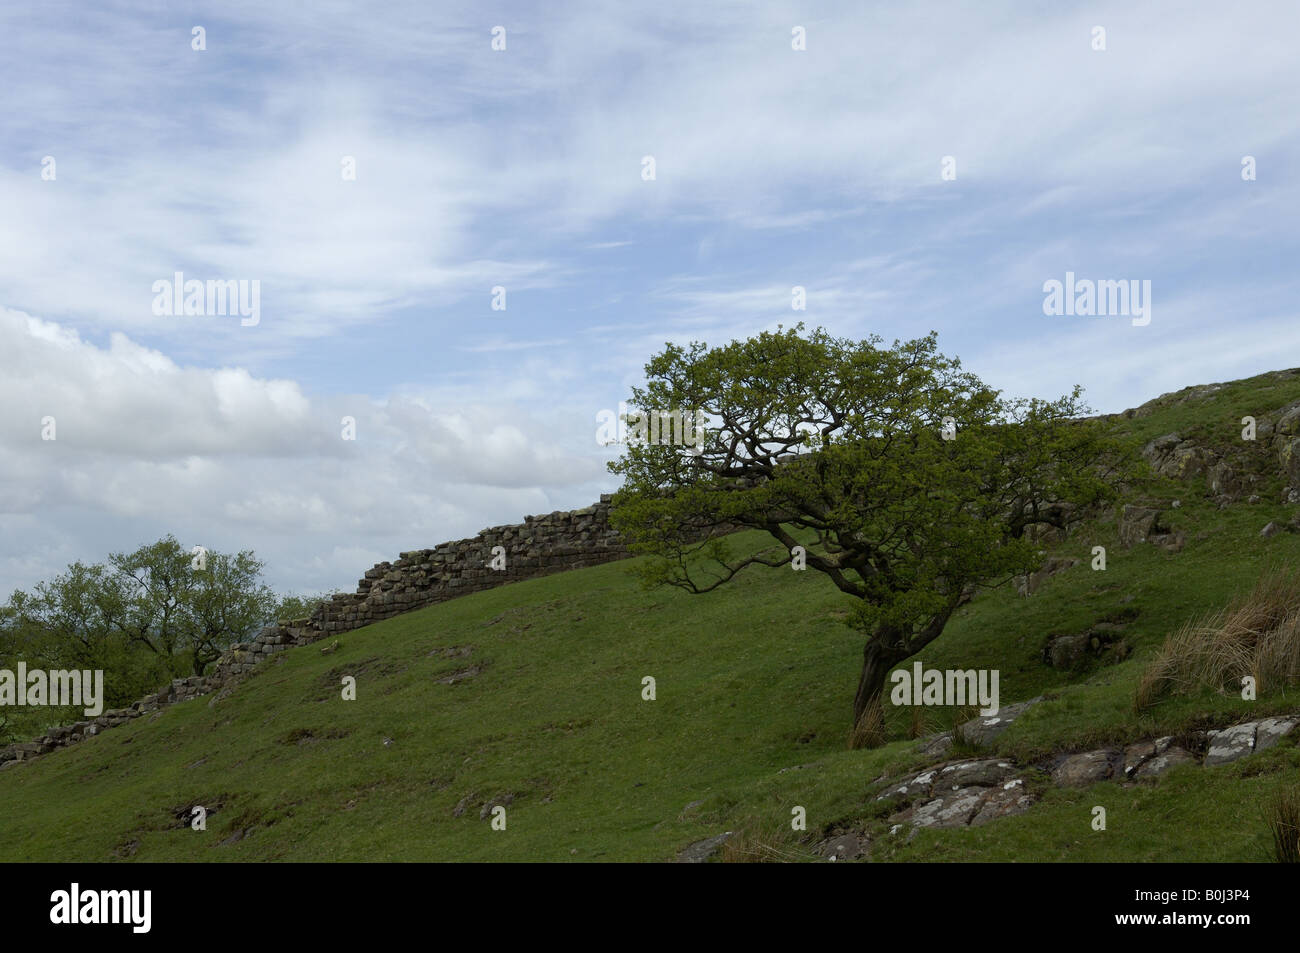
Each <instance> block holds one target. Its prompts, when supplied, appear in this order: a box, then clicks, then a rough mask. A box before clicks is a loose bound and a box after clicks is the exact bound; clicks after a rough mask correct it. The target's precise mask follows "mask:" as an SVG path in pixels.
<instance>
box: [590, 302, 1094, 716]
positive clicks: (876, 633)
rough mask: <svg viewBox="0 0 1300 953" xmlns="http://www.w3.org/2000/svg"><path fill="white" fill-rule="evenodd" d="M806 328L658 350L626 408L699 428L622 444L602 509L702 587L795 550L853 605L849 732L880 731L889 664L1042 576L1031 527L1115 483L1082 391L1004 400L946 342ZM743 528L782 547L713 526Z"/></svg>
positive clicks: (677, 578)
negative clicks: (740, 541)
mask: <svg viewBox="0 0 1300 953" xmlns="http://www.w3.org/2000/svg"><path fill="white" fill-rule="evenodd" d="M802 332H803V326H802V325H799V326H797V327H795V328H793V329H789V330H783V329H778V330H777V331H776V332H763V333H762V334H759V335H758V336H757V337H754V338H750V339H749V340H745V341H734V342H732V343H731V344H728V345H726V346H724V347H716V348H712V349H709V348H708V347H707V346H706V345H704V344H701V343H695V344H692V345H691V346H690V347H689V348H682V347H679V346H676V345H672V344H670V345H667V346H666V348H665V350H664V351H663V352H662V353H661V354H659V355H657V356H656V357H654V358H653V359H652V360H651V361H650V363H649V364H647V365H646V381H647V383H646V387H645V388H634V389H633V403H634V404H635V406H636V407H637V408H638V409H640V410H642V411H644V412H646V413H649V414H658V415H660V419H669V418H672V419H679V418H687V419H690V415H692V414H694V413H702V414H704V416H705V419H706V421H707V424H706V433H705V435H704V438H703V440H702V441H701V442H700V443H699V444H698V445H697V446H683V445H681V441H674V440H670V439H668V436H667V434H668V433H669V430H668V428H666V427H665V428H661V429H660V431H659V432H660V435H661V439H660V440H659V441H658V442H654V441H648V440H640V441H629V445H628V446H627V448H626V451H625V453H624V455H623V456H622V457H621V458H620V459H619V460H617V461H614V462H612V463H610V465H609V467H610V470H611V471H612V472H614V473H617V474H620V475H622V476H623V477H624V485H623V487H622V489H621V490H620V491H619V493H618V494H616V496H615V498H614V509H613V513H612V521H613V525H614V526H615V527H616V528H617V529H618V530H619V531H620V532H621V533H623V534H624V535H625V536H626V537H627V538H629V540H630V541H631V543H632V546H633V549H634V551H637V552H641V553H647V554H653V555H655V556H656V557H657V558H656V559H654V560H652V562H651V564H650V565H649V567H648V568H647V569H646V570H645V576H646V578H647V581H649V582H651V583H653V584H666V585H673V586H679V587H681V588H683V589H686V590H688V591H689V592H692V593H703V592H708V591H710V590H712V589H715V588H717V587H718V586H721V585H724V584H725V583H727V582H728V581H729V580H731V579H732V578H733V577H734V576H735V575H736V574H737V573H738V572H740V571H741V570H742V569H744V568H745V567H747V566H751V565H763V566H771V567H776V566H785V565H788V564H790V563H791V561H792V560H793V559H795V558H799V559H801V560H806V566H807V567H808V568H811V569H815V570H817V571H819V572H821V573H824V574H825V575H826V576H827V577H828V578H829V579H830V580H831V582H832V583H834V585H835V586H837V587H838V588H839V590H840V591H841V592H843V593H845V594H846V595H848V596H851V597H852V598H853V600H854V606H853V609H852V611H851V612H850V613H849V617H848V622H849V624H850V625H851V626H852V627H853V628H854V629H855V630H857V631H858V632H859V633H860V634H861V636H862V637H863V639H864V645H863V652H862V669H861V672H860V674H859V677H858V687H857V692H856V694H855V696H854V700H853V719H854V722H853V723H854V726H855V729H859V728H861V726H863V725H864V724H868V723H875V724H883V708H882V694H883V689H884V685H885V682H886V678H887V676H888V673H889V671H890V669H892V668H893V667H894V666H896V665H898V664H899V663H900V662H903V661H904V660H906V659H908V658H910V657H912V656H914V655H916V654H917V653H918V652H920V651H921V650H922V649H923V648H925V647H926V646H927V645H929V644H930V643H932V642H933V641H934V640H935V639H937V638H938V637H939V635H940V634H941V633H942V632H943V630H944V627H945V626H946V625H947V623H948V620H949V619H950V618H951V617H952V614H953V612H954V611H955V610H956V609H957V607H958V606H959V605H960V604H961V603H962V602H964V601H966V600H968V599H969V598H970V597H971V596H972V595H973V594H974V592H975V591H976V590H977V589H978V588H979V587H990V586H995V585H998V584H1001V583H1005V582H1007V581H1008V580H1010V579H1011V578H1013V577H1014V576H1016V575H1019V574H1022V573H1026V572H1031V571H1033V570H1034V569H1036V568H1037V566H1038V565H1039V564H1040V561H1041V556H1040V554H1039V550H1038V548H1037V546H1036V544H1035V534H1034V530H1035V528H1045V527H1057V528H1059V529H1067V528H1068V527H1069V526H1070V525H1071V524H1072V523H1073V522H1075V521H1077V520H1078V519H1080V518H1081V517H1082V515H1083V513H1084V510H1085V508H1086V507H1088V506H1089V505H1091V504H1095V503H1097V502H1099V501H1101V500H1103V499H1105V498H1107V497H1108V496H1110V495H1111V491H1110V481H1109V479H1108V473H1109V470H1108V460H1110V459H1111V452H1112V449H1113V445H1112V443H1111V442H1110V440H1109V438H1108V437H1107V435H1106V434H1105V432H1104V428H1103V426H1102V424H1101V423H1100V422H1099V421H1096V420H1081V419H1079V418H1080V417H1081V416H1082V415H1083V414H1085V413H1087V408H1086V407H1084V406H1083V404H1082V402H1081V396H1080V395H1081V391H1080V389H1079V388H1077V387H1076V388H1074V390H1073V392H1072V393H1071V394H1070V395H1069V396H1066V397H1061V398H1059V399H1056V400H1053V401H1046V400H1039V399H1029V400H1008V399H1004V398H1002V397H1001V396H1000V394H999V393H998V392H997V391H994V390H992V389H990V388H989V387H987V386H986V385H985V384H984V383H982V382H981V381H980V380H979V379H978V378H977V377H975V376H974V375H972V374H969V373H966V372H963V371H962V370H961V365H960V362H959V361H957V360H956V359H951V358H947V357H944V356H943V355H942V354H940V353H939V352H938V344H937V337H936V335H935V334H934V333H933V332H931V334H929V335H928V336H926V337H923V338H920V339H917V340H914V341H909V342H907V343H898V342H895V343H894V345H893V346H892V347H890V348H883V347H880V346H878V345H880V343H881V339H880V338H878V337H874V336H873V337H872V338H869V339H867V340H864V341H852V340H848V339H838V338H833V337H831V336H829V335H828V334H827V333H826V332H824V331H822V330H820V329H819V330H817V331H815V332H812V333H811V334H809V335H807V336H804V335H803V334H802ZM652 432H653V431H652ZM742 528H749V529H759V530H764V531H766V532H767V533H769V534H770V535H771V536H772V537H773V538H774V539H775V540H777V542H778V543H779V544H780V545H779V548H770V549H768V550H764V551H761V552H757V553H751V554H749V555H745V556H736V555H734V547H733V546H731V545H730V544H729V541H728V540H726V539H725V538H723V537H725V536H726V535H727V534H728V533H730V532H733V531H734V530H736V529H742ZM796 547H800V549H798V550H797V549H796ZM875 719H878V721H874V720H875ZM854 735H855V737H862V732H860V731H856V730H855V733H854Z"/></svg>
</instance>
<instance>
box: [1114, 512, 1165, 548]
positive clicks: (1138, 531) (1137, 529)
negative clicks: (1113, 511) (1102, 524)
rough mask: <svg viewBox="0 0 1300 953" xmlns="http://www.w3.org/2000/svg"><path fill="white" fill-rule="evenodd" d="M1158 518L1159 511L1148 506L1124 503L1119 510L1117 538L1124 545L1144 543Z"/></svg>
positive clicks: (1155, 525) (1156, 523) (1157, 522)
mask: <svg viewBox="0 0 1300 953" xmlns="http://www.w3.org/2000/svg"><path fill="white" fill-rule="evenodd" d="M1159 520H1160V511H1159V510H1157V509H1152V508H1151V507H1149V506H1134V505H1133V504H1131V503H1129V504H1125V505H1124V508H1123V509H1122V510H1121V511H1120V517H1119V539H1120V542H1121V543H1123V544H1124V545H1125V546H1135V545H1137V544H1138V543H1145V542H1146V540H1147V537H1148V536H1150V535H1151V533H1152V532H1153V531H1154V530H1155V528H1156V527H1157V525H1158V524H1159Z"/></svg>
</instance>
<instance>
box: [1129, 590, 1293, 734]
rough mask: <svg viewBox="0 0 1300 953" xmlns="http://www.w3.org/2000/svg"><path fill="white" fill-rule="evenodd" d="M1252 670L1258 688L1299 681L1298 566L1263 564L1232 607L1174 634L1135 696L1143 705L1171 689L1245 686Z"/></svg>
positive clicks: (1186, 691)
mask: <svg viewBox="0 0 1300 953" xmlns="http://www.w3.org/2000/svg"><path fill="white" fill-rule="evenodd" d="M1247 675H1249V676H1253V677H1254V679H1255V688H1256V691H1257V692H1259V693H1260V694H1263V693H1264V692H1266V691H1270V692H1271V691H1283V690H1285V689H1286V688H1287V687H1288V686H1291V685H1294V684H1296V682H1298V681H1300V569H1297V568H1296V567H1294V566H1278V567H1274V568H1271V569H1268V570H1266V571H1265V572H1264V573H1263V574H1262V575H1261V576H1260V577H1259V579H1258V580H1257V581H1256V583H1255V585H1254V587H1253V588H1252V589H1251V590H1250V591H1249V592H1245V593H1243V594H1240V595H1238V596H1237V597H1236V598H1234V599H1233V600H1232V602H1230V603H1229V604H1228V605H1227V606H1225V607H1224V608H1222V609H1219V610H1215V611H1212V612H1209V613H1206V614H1204V615H1201V616H1199V617H1196V618H1194V619H1192V620H1190V621H1189V622H1187V623H1185V624H1184V625H1183V626H1182V627H1180V628H1179V629H1178V630H1177V631H1176V632H1174V634H1173V635H1171V636H1169V637H1168V638H1167V639H1166V640H1165V643H1164V645H1163V646H1162V647H1161V648H1160V651H1159V652H1158V653H1157V655H1156V658H1155V659H1154V660H1153V661H1152V662H1151V664H1150V665H1149V666H1148V667H1147V669H1146V670H1145V671H1144V672H1143V674H1142V678H1141V679H1140V680H1139V682H1138V687H1137V693H1136V697H1135V699H1134V705H1135V708H1136V709H1137V710H1138V711H1144V710H1146V709H1148V708H1150V707H1151V706H1152V705H1154V704H1155V703H1156V702H1157V701H1159V700H1160V699H1161V698H1162V697H1164V696H1165V695H1168V694H1194V693H1197V692H1200V691H1203V690H1205V689H1211V690H1213V691H1216V692H1219V693H1221V694H1225V695H1226V694H1235V693H1238V692H1240V690H1241V687H1242V678H1243V677H1245V676H1247Z"/></svg>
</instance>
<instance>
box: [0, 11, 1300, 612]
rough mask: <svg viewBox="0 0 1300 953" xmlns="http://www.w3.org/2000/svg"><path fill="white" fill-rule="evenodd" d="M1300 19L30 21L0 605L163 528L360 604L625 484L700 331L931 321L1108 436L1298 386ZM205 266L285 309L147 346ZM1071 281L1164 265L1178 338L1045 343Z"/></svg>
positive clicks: (15, 71) (5, 203)
mask: <svg viewBox="0 0 1300 953" xmlns="http://www.w3.org/2000/svg"><path fill="white" fill-rule="evenodd" d="M498 25H500V26H504V27H505V30H506V49H505V50H504V51H494V50H493V49H492V48H491V39H492V28H493V27H494V26H498ZM195 26H202V27H203V28H204V30H205V31H206V36H205V41H206V49H204V50H201V51H197V50H194V49H192V30H193V28H194V27H195ZM796 26H802V27H804V29H805V32H806V37H807V43H806V45H807V48H806V49H805V50H802V51H796V50H793V49H792V48H791V36H792V32H791V31H792V29H793V28H794V27H796ZM1096 26H1101V27H1103V28H1104V29H1105V41H1106V49H1105V50H1097V49H1094V48H1093V47H1094V34H1093V28H1094V27H1096ZM1297 26H1300V8H1297V7H1296V6H1295V5H1294V4H1293V3H1255V2H1246V3H1242V4H1237V5H1233V6H1232V7H1224V6H1223V5H1221V4H1212V3H1203V4H1162V3H1147V4H1141V5H1133V4H1129V3H1097V4H1088V5H1082V6H1076V5H1063V4H1055V3H1024V2H1022V3H996V2H980V3H973V2H972V3H957V2H953V3H931V4H925V5H918V4H914V3H899V4H866V3H843V4H841V3H828V2H818V3H802V4H801V3H777V4H763V3H743V4H742V3H726V2H721V3H710V4H698V3H681V4H673V3H663V2H655V3H641V2H633V3H627V4H583V3H556V4H546V5H539V4H536V3H520V4H512V3H460V4H456V3H452V4H448V3H433V2H423V3H412V4H403V3H393V4H385V5H382V6H376V5H373V4H359V3H358V4H353V3H345V2H333V0H324V2H315V3H310V4H302V3H267V2H259V3H245V2H239V0H223V2H221V3H211V4H204V3H198V4H183V3H181V4H173V3H146V2H136V3H115V2H102V3H90V2H84V3H60V2H46V3H43V4H40V5H35V6H24V7H18V6H15V5H9V6H7V7H5V8H4V9H3V10H2V11H0V82H2V83H3V86H4V88H5V90H6V95H5V97H4V99H3V102H0V210H3V212H2V213H0V409H2V411H3V412H2V413H0V496H2V497H3V499H2V500H0V591H2V592H5V593H7V592H8V591H10V590H11V589H13V588H15V587H28V586H31V585H32V584H34V583H35V582H36V581H37V580H39V579H42V578H48V577H49V576H51V575H52V574H54V573H56V572H58V571H59V570H60V569H61V568H62V567H63V566H65V565H66V564H67V563H68V562H71V561H72V560H74V559H83V560H97V559H101V558H103V557H104V556H105V555H106V554H107V553H108V552H110V551H113V550H119V549H130V548H134V547H135V546H136V545H139V544H140V543H143V542H146V541H149V540H151V539H155V538H157V537H158V536H160V535H162V534H163V533H166V532H171V533H173V534H175V535H176V536H177V538H178V539H180V540H181V541H182V542H183V543H185V544H186V545H187V546H189V545H206V546H208V547H209V548H217V549H223V550H232V549H244V548H251V549H254V550H255V551H256V552H257V553H258V554H259V555H260V556H262V557H263V558H265V559H266V560H267V562H268V576H269V578H270V580H271V581H272V582H273V583H274V584H275V585H276V586H277V587H279V588H281V589H294V590H317V589H323V588H329V587H336V586H337V587H341V588H345V589H349V590H350V589H351V588H352V587H353V585H354V584H355V580H356V579H357V578H358V577H359V576H360V575H361V573H362V572H363V571H364V570H365V569H367V568H368V567H369V566H370V565H371V564H372V563H374V562H376V561H378V560H381V559H388V558H392V557H393V556H395V555H396V553H397V552H398V551H400V550H404V549H413V548H418V547H423V546H432V545H434V544H435V543H437V542H440V541H443V540H445V539H453V538H458V537H462V536H467V535H472V534H473V533H475V532H477V531H478V530H479V529H481V528H483V527H485V526H488V525H495V524H500V523H508V522H517V521H518V520H520V519H521V518H522V517H523V516H524V515H525V514H529V513H542V512H548V511H550V510H553V509H560V508H570V507H575V506H582V505H585V504H587V503H589V502H591V501H592V500H593V499H594V498H595V496H596V495H597V494H598V493H600V492H602V491H608V490H611V489H613V488H614V482H613V480H612V479H611V477H610V476H609V475H608V474H607V473H606V472H605V469H604V463H605V461H606V460H608V459H611V458H612V456H613V455H614V451H613V450H612V449H606V448H601V447H599V446H597V444H596V442H595V431H596V426H597V425H596V415H597V414H598V413H599V411H601V410H602V409H607V408H610V409H612V408H616V407H617V405H618V401H619V400H621V399H626V398H627V396H628V391H629V388H630V386H631V385H632V384H634V383H637V382H639V381H640V378H641V373H642V367H643V365H644V363H645V361H646V360H647V359H648V358H649V357H650V356H651V355H652V354H653V353H655V352H656V351H657V350H658V349H660V348H661V347H662V345H663V343H664V342H665V341H668V340H672V341H680V342H686V341H689V340H692V339H698V340H705V341H708V342H709V343H711V344H714V343H716V344H720V343H725V341H727V340H730V339H732V338H735V337H745V336H749V335H751V334H754V333H756V332H758V331H760V330H763V329H765V328H773V327H775V326H776V325H777V324H779V323H785V324H787V325H788V324H790V323H792V322H793V321H797V320H803V321H804V322H805V323H806V324H808V325H809V326H810V327H811V326H817V325H823V326H825V327H827V328H828V329H829V330H831V331H832V332H833V333H835V334H839V335H845V336H854V337H863V336H866V335H868V334H873V333H874V334H879V335H881V336H883V337H884V338H885V339H886V340H887V341H888V340H892V339H894V338H896V337H904V338H907V337H913V336H917V335H921V334H924V333H926V332H928V331H930V330H931V329H933V330H936V331H938V332H939V336H940V345H941V347H942V349H943V350H944V351H945V352H947V353H952V354H956V355H958V356H960V357H961V358H962V360H963V361H964V363H965V364H966V366H967V367H968V368H969V369H971V370H973V371H975V372H976V373H978V374H980V375H981V376H982V377H984V378H985V379H986V380H987V381H988V382H989V383H991V384H992V385H994V386H996V387H999V388H1003V389H1005V390H1006V391H1007V392H1008V393H1011V394H1017V395H1023V394H1035V395H1039V396H1045V397H1049V396H1055V395H1058V394H1060V393H1063V392H1065V391H1067V390H1068V389H1069V388H1070V387H1071V386H1072V385H1074V384H1076V383H1078V384H1082V385H1083V386H1084V387H1085V388H1086V392H1087V398H1088V400H1089V401H1090V402H1091V404H1092V405H1093V406H1094V407H1095V408H1096V409H1098V410H1100V411H1118V410H1123V409H1124V408H1126V407H1130V406H1134V405H1136V404H1138V403H1140V402H1142V401H1144V400H1146V399H1149V398H1150V397H1153V396H1156V395H1157V394H1159V393H1162V392H1165V391H1169V390H1174V389H1177V388H1180V387H1183V386H1186V385H1189V384H1196V383H1207V382H1210V381H1219V380H1227V379H1232V378H1237V377H1242V376H1247V375H1250V374H1254V373H1259V372H1261V371H1265V370H1270V369H1274V368H1278V367H1287V366H1291V365H1295V364H1298V363H1300V361H1297V360H1296V355H1298V354H1300V346H1298V345H1300V323H1298V322H1297V320H1296V313H1295V307H1294V302H1295V301H1296V297H1297V291H1298V290H1300V288H1298V281H1300V279H1297V271H1296V268H1295V267H1294V265H1293V262H1294V261H1295V260H1296V256H1297V245H1298V244H1300V242H1298V240H1297V237H1296V235H1297V229H1296V227H1295V222H1296V220H1297V211H1300V208H1298V205H1300V203H1298V202H1297V195H1298V192H1297V178H1296V174H1295V170H1296V169H1297V158H1300V156H1298V155H1297V150H1298V149H1300V141H1298V138H1297V128H1296V126H1297V119H1296V117H1297V116H1300V109H1297V107H1298V106H1300V102H1298V101H1297V100H1298V99H1300V66H1297V64H1296V61H1297V58H1296V57H1295V56H1294V50H1293V38H1294V36H1295V35H1296V32H1297ZM646 155H652V156H654V157H655V161H656V177H655V179H654V180H653V181H645V180H644V179H643V178H642V174H641V172H642V165H641V160H642V157H643V156H646ZM46 156H52V157H53V158H54V160H55V163H56V177H55V178H54V179H53V180H47V179H43V178H42V175H41V171H42V163H43V160H44V157H46ZM344 156H352V157H354V158H355V161H356V170H357V173H356V180H355V181H345V180H344V179H343V177H342V175H341V174H340V168H341V161H342V159H343V157H344ZM944 156H952V157H953V158H954V159H955V161H956V178H955V179H952V180H944V179H943V178H942V177H941V162H942V160H943V157H944ZM1244 156H1253V157H1254V158H1255V162H1256V169H1257V177H1256V179H1255V180H1254V181H1245V180H1243V178H1242V175H1241V163H1242V159H1243V157H1244ZM176 271H182V272H184V273H185V275H186V277H187V278H199V279H223V280H224V279H235V280H257V281H259V282H260V287H261V315H260V321H259V323H258V324H257V325H256V326H250V327H244V326H241V324H240V322H239V320H238V318H237V317H228V316H215V315H206V316H201V317H196V316H191V317H188V318H185V317H167V316H158V315H155V314H154V313H153V312H152V308H151V302H152V300H153V294H152V291H151V287H152V284H153V282H155V281H157V280H159V279H168V278H170V277H171V276H172V274H173V273H174V272H176ZM1067 271H1072V272H1074V273H1075V274H1076V275H1077V276H1079V277H1081V278H1093V279H1139V280H1149V281H1150V282H1151V286H1152V315H1151V316H1152V320H1151V323H1150V324H1149V325H1147V326H1145V327H1134V326H1132V325H1131V323H1130V321H1129V320H1128V319H1127V318H1123V317H1082V316H1059V317H1049V316H1046V315H1044V314H1043V308H1042V303H1043V298H1044V293H1043V283H1044V282H1046V281H1049V280H1052V279H1056V280H1063V279H1064V276H1065V273H1066V272H1067ZM795 285H799V286H803V287H805V288H806V289H807V294H808V304H807V310H806V311H804V312H794V311H792V309H791V307H790V301H791V288H792V287H793V286H795ZM494 286H502V287H504V288H505V289H506V293H507V309H506V310H505V311H493V310H492V309H491V306H490V304H491V289H492V288H493V287H494ZM46 415H51V416H54V417H55V419H56V420H57V425H58V438H57V440H55V441H42V440H41V439H40V423H39V421H40V419H41V418H42V417H43V416H46ZM344 415H349V416H353V417H355V418H356V420H357V429H358V437H357V440H356V441H355V442H345V441H342V440H341V439H340V436H339V434H340V426H339V421H340V419H341V417H343V416H344Z"/></svg>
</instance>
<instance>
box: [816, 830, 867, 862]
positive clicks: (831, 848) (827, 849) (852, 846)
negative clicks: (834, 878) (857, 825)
mask: <svg viewBox="0 0 1300 953" xmlns="http://www.w3.org/2000/svg"><path fill="white" fill-rule="evenodd" d="M817 853H819V854H820V855H821V856H823V857H825V858H827V859H829V860H857V859H859V858H861V857H865V856H866V854H867V839H866V838H865V837H862V836H859V835H858V834H840V835H839V836H838V837H832V838H830V839H829V840H826V841H823V842H822V843H821V844H819V845H818V847H817Z"/></svg>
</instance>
